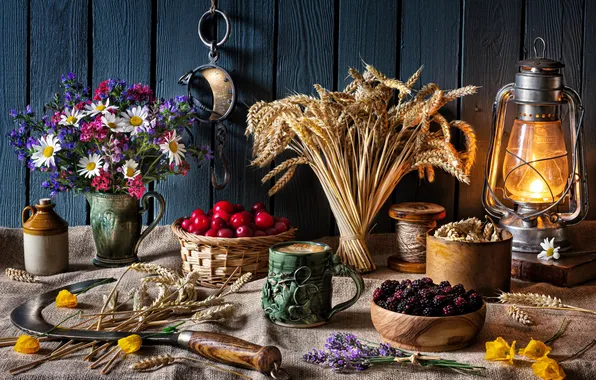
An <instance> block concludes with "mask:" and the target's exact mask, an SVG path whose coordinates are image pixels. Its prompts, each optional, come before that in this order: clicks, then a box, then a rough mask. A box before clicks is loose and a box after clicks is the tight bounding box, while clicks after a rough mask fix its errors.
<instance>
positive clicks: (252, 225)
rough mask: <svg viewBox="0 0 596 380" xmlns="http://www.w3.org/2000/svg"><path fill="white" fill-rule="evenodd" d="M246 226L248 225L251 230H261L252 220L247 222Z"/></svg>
mask: <svg viewBox="0 0 596 380" xmlns="http://www.w3.org/2000/svg"><path fill="white" fill-rule="evenodd" d="M248 226H249V227H250V229H251V230H253V231H257V230H259V231H262V230H261V229H260V228H259V226H257V225H256V224H255V223H254V222H252V223H249V224H248Z"/></svg>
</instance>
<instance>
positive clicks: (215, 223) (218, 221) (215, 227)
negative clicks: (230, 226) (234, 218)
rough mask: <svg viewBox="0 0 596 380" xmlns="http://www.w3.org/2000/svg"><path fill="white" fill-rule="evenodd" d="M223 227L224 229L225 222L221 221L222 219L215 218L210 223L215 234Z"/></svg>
mask: <svg viewBox="0 0 596 380" xmlns="http://www.w3.org/2000/svg"><path fill="white" fill-rule="evenodd" d="M225 227H226V221H225V220H223V219H222V218H218V217H215V218H213V220H212V221H211V229H212V230H215V232H217V231H219V230H221V229H222V228H225Z"/></svg>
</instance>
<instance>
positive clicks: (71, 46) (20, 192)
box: [0, 0, 596, 238]
mask: <svg viewBox="0 0 596 380" xmlns="http://www.w3.org/2000/svg"><path fill="white" fill-rule="evenodd" d="M209 5H210V2H209V1H207V0H205V1H203V2H200V1H195V0H118V1H116V0H78V1H76V0H54V1H42V0H29V1H27V0H7V1H3V2H0V11H2V12H1V13H0V31H1V32H2V36H3V38H2V40H1V41H0V51H2V59H0V88H1V90H2V91H0V107H1V108H0V113H1V115H0V122H1V123H2V127H1V128H2V132H3V133H5V132H7V131H9V130H10V129H11V128H12V124H11V123H10V122H9V118H8V116H7V114H8V110H9V109H11V108H17V109H21V108H23V107H24V106H25V105H26V104H27V103H31V104H32V105H33V106H34V107H35V108H36V109H41V107H42V105H43V103H44V102H45V101H46V100H47V99H49V98H50V97H51V95H52V94H53V93H54V92H55V91H56V90H57V89H58V85H59V78H60V75H61V74H63V73H66V72H68V71H72V72H75V73H77V74H78V76H79V77H80V78H82V79H83V80H84V81H85V82H86V83H88V84H90V85H96V84H97V83H99V82H100V81H101V80H103V79H105V78H106V77H110V76H111V77H120V78H122V79H126V80H128V81H142V82H145V83H149V84H150V85H151V86H152V87H153V88H154V89H155V90H156V93H157V95H158V96H160V97H172V96H175V95H181V94H183V93H184V91H185V90H184V88H182V87H180V86H179V85H178V84H177V80H178V78H179V77H180V76H181V75H182V74H183V73H185V72H186V71H188V70H189V69H191V68H194V67H196V66H198V65H200V64H203V63H206V62H207V61H208V59H207V50H206V48H205V47H204V46H203V45H202V43H201V42H200V40H199V38H198V36H197V33H196V30H197V27H196V25H197V23H198V20H199V17H200V15H201V14H202V13H203V12H204V11H206V10H207V9H208V7H209ZM219 7H220V8H221V9H223V10H224V11H225V12H227V13H228V15H229V16H230V19H231V20H232V35H231V37H230V40H229V41H228V43H226V44H225V45H224V46H223V47H222V49H221V59H220V64H221V65H222V66H224V67H225V68H227V69H229V70H230V72H231V73H232V75H233V77H234V80H235V82H236V84H237V85H238V87H239V88H240V93H239V96H238V104H239V106H238V109H237V112H236V114H235V115H234V117H233V118H232V120H231V121H230V123H229V140H228V145H227V147H226V154H227V156H228V157H229V158H230V162H231V164H232V172H233V177H232V182H231V183H230V185H229V186H228V187H227V188H226V189H225V190H221V191H215V190H213V189H212V188H211V187H210V185H209V178H208V174H209V165H203V166H202V167H201V168H199V169H195V170H193V171H191V173H189V175H188V176H187V177H185V178H170V179H168V180H167V181H166V182H164V183H160V184H156V185H153V184H152V185H151V188H155V189H156V190H158V191H160V192H161V193H162V194H164V196H165V197H166V199H167V203H168V207H167V210H166V216H165V218H164V221H163V222H164V223H170V222H172V221H173V220H174V219H175V218H177V217H179V216H181V215H183V214H188V213H189V212H190V211H191V210H192V209H193V208H195V207H202V208H208V207H209V205H210V204H212V203H213V202H214V201H217V200H219V199H230V200H231V201H234V202H241V203H245V204H251V203H253V202H256V201H258V200H265V201H266V203H267V204H268V206H269V207H270V208H271V209H272V210H273V211H274V212H275V213H276V214H278V215H285V216H288V217H290V219H291V220H293V221H294V223H295V224H296V225H297V226H299V227H300V229H301V236H302V237H303V238H313V237H317V236H321V235H326V234H329V233H334V231H335V222H334V220H333V216H332V214H331V212H330V210H329V207H328V206H327V202H326V199H325V197H324V195H323V192H322V190H321V188H320V185H319V184H318V182H317V180H316V178H315V177H314V175H313V174H312V173H311V172H309V170H308V168H307V167H301V168H299V170H298V171H297V173H296V176H295V178H294V179H293V180H292V181H291V182H290V183H289V184H288V185H287V187H286V188H285V189H283V190H282V191H281V192H280V193H279V194H278V195H277V196H275V197H273V198H272V199H267V198H266V192H267V190H268V188H269V186H270V185H271V184H270V183H267V184H264V185H261V183H260V178H261V176H262V175H263V174H264V173H265V172H266V170H256V169H253V168H249V167H247V166H248V162H249V160H250V157H251V152H250V150H251V145H250V141H247V140H246V138H245V137H244V118H245V116H246V110H247V108H248V107H249V106H250V105H251V104H252V103H254V102H255V101H257V100H261V99H264V100H272V99H275V98H280V97H283V96H286V95H288V94H290V93H291V92H294V91H296V92H306V93H312V92H313V89H312V84H313V83H319V84H321V85H323V86H325V87H327V88H330V89H341V88H343V87H344V86H345V84H346V80H345V79H346V73H347V69H348V67H356V68H362V62H367V63H371V64H373V65H375V66H376V67H378V68H379V69H381V70H382V71H383V72H385V73H386V74H387V75H390V76H395V75H397V76H399V77H401V78H402V79H406V78H407V77H409V76H410V75H411V74H412V73H413V72H414V71H416V69H417V68H418V67H419V66H421V65H424V66H425V70H424V72H423V76H422V81H423V83H425V82H429V81H434V82H436V83H438V84H439V85H441V86H442V87H444V88H453V87H456V86H459V85H465V84H476V85H480V86H482V88H481V90H480V92H479V94H478V95H476V96H474V97H468V98H465V99H464V100H463V101H461V102H458V103H454V104H451V105H449V106H448V107H447V108H446V109H444V110H443V114H444V115H446V116H447V117H448V118H450V119H452V118H456V117H461V118H463V119H464V120H466V121H468V122H470V123H471V124H472V125H474V126H475V127H476V130H477V133H478V140H479V150H478V161H477V164H476V165H475V168H474V172H473V174H472V183H471V185H470V186H467V185H460V184H458V183H456V182H455V181H454V180H453V178H451V177H450V176H448V175H445V174H444V173H441V172H437V176H436V181H435V183H433V184H428V183H426V182H425V181H420V180H419V179H418V178H417V176H416V175H415V174H412V175H409V176H408V177H406V178H405V179H404V180H403V182H402V183H400V184H399V185H398V188H397V189H396V192H395V194H394V197H393V198H392V199H391V200H390V201H389V202H388V203H387V205H386V206H388V205H389V204H390V203H391V202H396V201H406V200H426V201H432V202H437V203H440V204H442V205H444V206H445V207H446V208H447V211H448V218H447V219H448V220H453V219H456V218H461V217H467V216H471V215H476V216H482V215H483V214H484V210H483V209H482V206H481V204H480V200H479V199H480V193H481V190H482V185H483V169H484V158H485V157H484V156H485V153H486V149H487V146H488V138H489V125H490V121H491V104H492V102H493V98H494V95H495V94H496V92H497V90H498V89H499V88H500V87H501V86H502V85H504V84H506V83H509V82H511V81H512V80H513V77H514V74H515V71H516V67H515V63H516V61H517V60H519V59H520V58H522V57H524V56H525V55H526V54H533V50H532V42H533V39H534V37H536V36H542V37H544V38H545V39H546V40H547V44H548V50H547V53H548V54H547V55H548V56H549V57H551V58H555V59H560V60H563V61H564V62H565V63H566V65H567V66H566V68H565V69H564V74H565V76H566V82H567V84H568V85H569V86H571V87H573V88H575V89H577V90H578V91H580V93H581V94H582V96H583V98H584V104H586V105H588V104H592V103H593V102H594V101H596V99H595V95H594V94H595V93H596V81H595V80H594V79H592V78H593V77H594V76H593V73H592V72H593V71H594V68H596V48H595V47H594V46H596V37H595V36H596V30H595V27H594V22H593V21H594V20H596V5H595V4H594V3H593V2H591V1H587V0H566V1H559V0H484V1H470V0H448V1H441V0H425V1H419V0H399V1H396V0H379V1H372V2H371V1H366V0H321V1H314V0H312V1H311V0H308V1H297V0H278V1H270V0H220V1H219ZM429 9H432V10H433V11H432V12H429V11H428V10H429ZM590 21H592V22H590ZM218 28H219V29H220V32H221V28H223V25H222V24H221V23H220V24H219V25H218ZM594 123H596V116H595V115H594V113H593V112H591V109H590V108H588V109H587V113H586V117H585V125H586V128H585V133H584V136H585V139H586V151H587V157H588V162H589V164H591V165H592V166H593V165H594V164H596V149H595V148H596V132H594V128H590V126H591V125H593V124H594ZM194 137H195V139H197V141H200V142H205V143H209V142H212V140H213V138H214V136H213V131H212V130H211V128H210V126H208V125H201V126H197V128H196V129H195V132H194ZM454 139H455V142H456V143H459V144H461V141H457V140H458V136H455V137H454ZM0 158H1V162H2V163H3V165H2V166H1V167H0V175H2V178H3V181H2V183H1V185H0V189H1V190H2V197H0V225H2V226H9V227H17V226H19V225H20V210H21V208H22V207H23V206H24V205H25V204H27V203H33V202H34V201H36V200H37V199H38V198H40V197H43V196H45V195H46V193H45V192H44V191H43V189H41V187H40V185H41V182H42V181H43V179H42V178H41V176H39V175H33V176H30V175H29V173H28V171H27V170H26V169H25V167H24V166H23V165H22V163H21V162H19V161H18V160H17V159H16V158H15V157H14V155H13V154H12V153H11V152H10V149H9V148H8V145H7V144H6V145H4V146H3V148H2V149H0ZM589 174H590V173H589ZM589 181H590V190H591V192H592V193H591V195H592V196H591V199H596V175H589ZM56 202H57V203H58V205H59V206H58V211H59V212H60V213H61V214H62V215H63V216H64V217H65V218H66V219H67V220H68V221H69V222H70V223H71V225H78V224H85V223H86V222H87V207H86V205H85V200H84V198H83V197H80V196H79V197H72V196H71V195H61V196H59V197H58V198H57V199H56ZM589 217H590V218H591V219H594V218H595V217H596V208H592V211H591V212H590V214H589ZM392 228H393V227H392V224H391V221H390V220H389V219H388V217H386V216H385V210H384V211H383V212H382V214H381V215H379V217H378V218H377V221H376V226H375V229H374V232H386V231H390V230H392Z"/></svg>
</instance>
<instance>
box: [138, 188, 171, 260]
mask: <svg viewBox="0 0 596 380" xmlns="http://www.w3.org/2000/svg"><path fill="white" fill-rule="evenodd" d="M149 198H153V199H157V202H158V203H159V211H158V213H157V216H156V217H155V220H153V222H151V224H150V225H149V226H147V228H146V229H145V231H143V233H142V234H141V236H140V237H139V240H138V241H137V244H136V245H135V250H134V255H135V256H136V255H137V253H138V251H139V247H140V246H141V242H142V241H143V240H144V239H145V238H146V237H147V235H149V234H150V233H151V231H153V229H154V228H155V227H157V224H158V223H159V221H160V220H161V218H163V214H164V211H165V209H166V201H165V200H164V199H163V197H162V196H161V194H159V193H158V192H157V191H149V192H147V193H145V195H143V197H142V198H141V209H140V210H139V215H143V214H144V213H146V212H147V210H149V205H148V201H149Z"/></svg>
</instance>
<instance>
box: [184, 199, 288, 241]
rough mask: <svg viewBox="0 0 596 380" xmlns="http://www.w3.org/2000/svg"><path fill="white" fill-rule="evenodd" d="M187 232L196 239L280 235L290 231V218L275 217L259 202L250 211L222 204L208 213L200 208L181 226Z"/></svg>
mask: <svg viewBox="0 0 596 380" xmlns="http://www.w3.org/2000/svg"><path fill="white" fill-rule="evenodd" d="M181 227H182V229H183V230H184V231H186V232H190V233H193V234H196V235H202V236H210V237H220V238H235V237H238V238H243V237H255V236H268V235H277V234H280V233H282V232H286V231H287V230H289V229H290V227H291V224H290V220H289V219H288V218H279V217H277V216H272V215H271V214H269V213H268V212H267V210H266V209H265V204H263V202H257V203H255V204H254V205H252V207H251V208H250V211H247V210H246V209H245V208H244V206H242V205H241V204H232V203H230V202H228V201H219V202H217V203H216V204H214V205H213V208H212V209H211V210H209V211H208V212H207V213H205V212H204V211H203V210H201V209H200V208H198V209H196V210H194V211H193V212H192V214H190V218H188V219H184V220H183V221H182V223H181Z"/></svg>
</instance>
